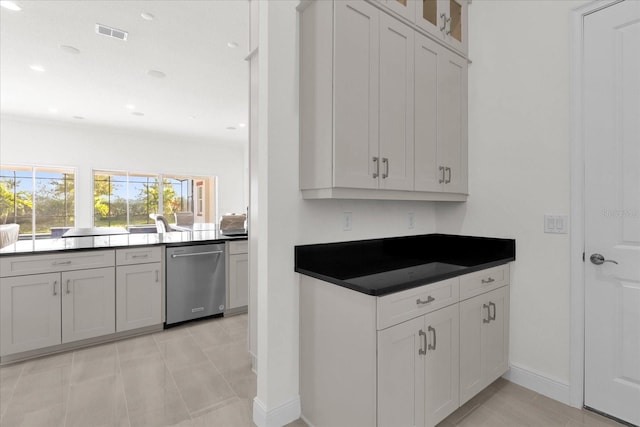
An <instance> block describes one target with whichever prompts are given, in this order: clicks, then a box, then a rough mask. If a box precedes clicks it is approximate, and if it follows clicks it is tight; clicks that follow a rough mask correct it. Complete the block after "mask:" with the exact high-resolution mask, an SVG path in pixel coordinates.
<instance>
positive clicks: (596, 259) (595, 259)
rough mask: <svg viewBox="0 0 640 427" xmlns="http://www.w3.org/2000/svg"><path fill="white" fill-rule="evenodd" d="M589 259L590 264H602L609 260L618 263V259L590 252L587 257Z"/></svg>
mask: <svg viewBox="0 0 640 427" xmlns="http://www.w3.org/2000/svg"><path fill="white" fill-rule="evenodd" d="M589 260H590V261H591V263H592V264H595V265H602V264H604V263H605V262H610V263H612V264H617V263H618V261H614V260H612V259H604V256H602V255H600V254H592V255H591V257H589Z"/></svg>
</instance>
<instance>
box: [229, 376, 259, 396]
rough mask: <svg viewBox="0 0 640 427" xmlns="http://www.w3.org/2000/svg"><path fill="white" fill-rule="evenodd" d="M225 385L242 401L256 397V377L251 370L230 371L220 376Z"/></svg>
mask: <svg viewBox="0 0 640 427" xmlns="http://www.w3.org/2000/svg"><path fill="white" fill-rule="evenodd" d="M222 376H223V377H224V379H225V380H227V383H229V385H230V386H231V389H232V390H233V392H234V393H235V394H236V396H238V397H240V398H244V399H252V400H253V398H254V397H256V392H257V380H258V379H257V377H256V374H255V373H253V371H251V370H247V369H242V370H232V371H226V372H224V373H223V374H222Z"/></svg>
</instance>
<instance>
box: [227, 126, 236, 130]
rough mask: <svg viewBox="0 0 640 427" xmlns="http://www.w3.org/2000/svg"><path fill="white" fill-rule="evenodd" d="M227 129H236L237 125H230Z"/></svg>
mask: <svg viewBox="0 0 640 427" xmlns="http://www.w3.org/2000/svg"><path fill="white" fill-rule="evenodd" d="M227 130H236V128H235V126H228V127H227Z"/></svg>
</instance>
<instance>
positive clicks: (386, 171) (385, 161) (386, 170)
mask: <svg viewBox="0 0 640 427" xmlns="http://www.w3.org/2000/svg"><path fill="white" fill-rule="evenodd" d="M382 164H383V165H384V172H383V173H382V179H385V178H388V177H389V159H388V158H386V157H383V158H382Z"/></svg>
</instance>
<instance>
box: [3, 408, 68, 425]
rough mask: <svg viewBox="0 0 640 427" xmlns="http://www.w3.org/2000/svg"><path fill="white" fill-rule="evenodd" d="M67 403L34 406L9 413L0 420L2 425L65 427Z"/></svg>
mask: <svg viewBox="0 0 640 427" xmlns="http://www.w3.org/2000/svg"><path fill="white" fill-rule="evenodd" d="M65 409H66V404H57V405H53V406H47V407H44V408H37V407H36V408H32V410H30V411H28V412H10V413H7V414H6V415H5V416H4V417H3V418H2V421H1V422H0V425H1V426H2V427H5V426H6V427H63V426H64V418H65V417H64V415H65Z"/></svg>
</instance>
